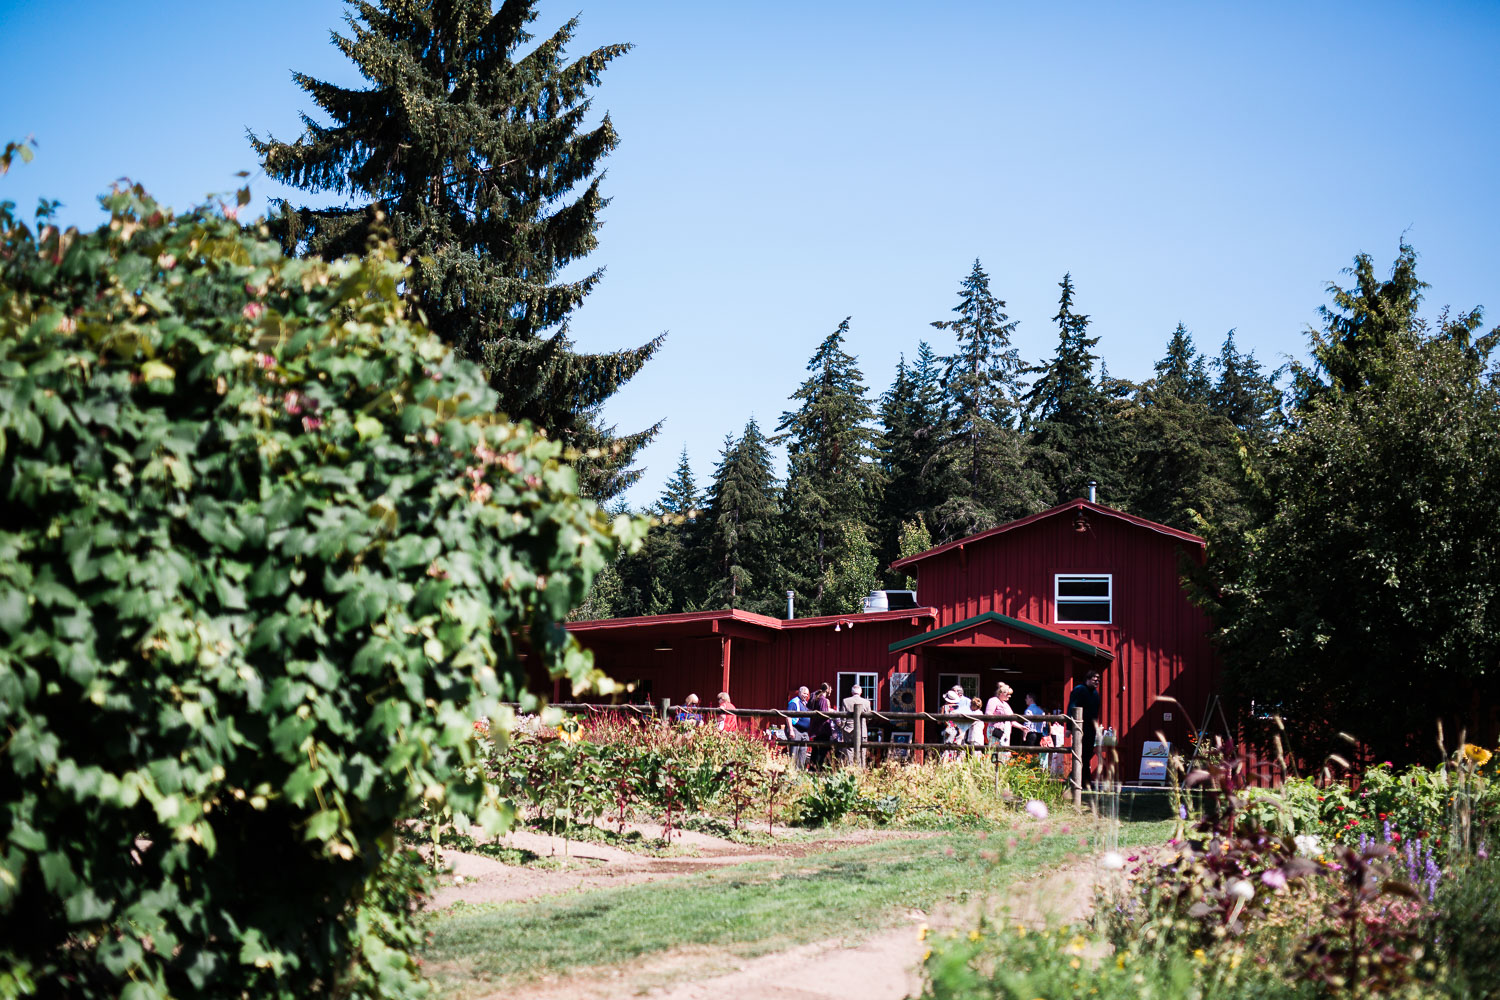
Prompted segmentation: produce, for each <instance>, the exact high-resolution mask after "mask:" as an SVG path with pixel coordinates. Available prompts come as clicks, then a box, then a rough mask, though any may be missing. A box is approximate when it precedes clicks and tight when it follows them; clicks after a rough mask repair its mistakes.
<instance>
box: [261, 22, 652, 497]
mask: <svg viewBox="0 0 1500 1000" xmlns="http://www.w3.org/2000/svg"><path fill="white" fill-rule="evenodd" d="M536 2H537V0H504V2H503V3H502V4H501V5H500V7H499V9H498V10H496V9H494V8H493V6H492V0H381V2H379V3H370V2H359V3H355V4H354V10H353V11H352V12H351V14H350V15H349V16H348V18H347V22H348V25H349V34H348V35H335V36H334V44H335V45H336V46H337V47H338V48H339V50H340V51H341V52H342V53H343V54H344V55H345V56H347V57H348V58H349V59H350V60H351V61H352V62H353V63H354V65H355V67H356V68H357V69H358V71H359V72H360V73H361V75H363V76H364V78H365V79H366V80H368V81H369V82H370V86H369V87H368V88H366V89H348V88H344V87H340V86H336V85H334V84H331V83H327V82H325V81H322V80H317V79H314V78H313V77H310V76H307V75H306V74H302V73H296V74H293V79H294V80H295V81H296V82H297V84H298V85H299V86H300V87H302V89H303V90H305V91H306V92H307V94H308V95H309V96H310V97H311V98H312V100H313V102H314V103H315V104H316V105H317V106H318V107H319V108H320V109H321V110H322V112H323V113H324V114H325V115H326V116H327V119H329V120H330V121H331V124H329V125H323V124H320V123H319V122H318V121H316V120H314V118H312V117H311V116H308V115H304V116H303V122H304V123H305V126H306V130H305V132H304V134H303V135H302V136H301V137H300V138H299V139H298V140H297V141H296V142H293V143H285V142H278V141H276V140H275V139H273V138H269V137H268V138H266V139H264V140H262V139H260V138H257V137H256V136H254V135H253V134H252V135H251V137H250V141H251V144H252V146H253V147H254V149H255V152H256V153H257V155H259V156H260V157H261V158H262V162H263V165H264V167H265V170H266V173H267V175H268V176H270V177H271V178H273V179H275V180H278V181H281V182H282V183H285V184H290V185H292V186H294V187H300V188H303V189H304V190H307V191H310V192H314V193H325V192H326V193H332V194H336V195H341V196H343V197H344V198H345V199H346V201H345V202H344V203H343V204H341V205H336V206H333V207H330V208H294V207H293V206H291V205H289V204H286V203H282V205H281V206H280V214H279V217H278V218H277V219H276V220H275V224H276V226H277V227H278V229H279V232H280V235H281V238H282V241H283V243H284V244H285V245H286V246H287V248H288V250H289V251H297V250H301V251H303V252H306V253H308V254H312V255H316V256H321V257H324V258H328V259H332V258H336V257H339V256H342V255H344V254H347V253H362V252H363V251H364V250H365V247H366V245H367V243H368V241H369V239H370V237H371V235H372V234H374V233H377V232H379V233H388V234H389V235H390V236H391V237H392V238H393V239H394V240H395V243H396V245H397V247H398V248H399V249H400V251H401V252H402V253H403V254H404V255H405V256H406V257H407V258H408V259H409V260H410V262H411V267H412V274H411V278H410V281H409V282H408V292H409V294H410V296H411V297H412V298H413V299H414V300H415V302H416V304H417V305H419V306H420V308H421V309H422V312H423V314H424V316H425V317H426V319H427V321H428V324H429V325H430V326H431V327H432V329H433V330H435V331H436V332H437V333H438V334H440V335H441V336H442V337H443V338H444V339H446V340H447V341H448V342H449V343H451V344H453V345H454V346H455V347H456V348H457V349H458V351H459V352H460V353H461V354H463V355H464V356H466V357H468V358H471V359H474V360H476V361H479V362H480V363H482V364H483V365H484V366H485V368H486V370H487V371H488V373H489V377H490V382H491V384H492V385H493V386H494V388H495V389H496V391H498V392H499V394H500V409H501V410H502V411H504V412H505V413H507V414H508V415H509V416H510V417H512V418H513V419H518V420H520V419H525V420H530V421H532V422H533V423H535V424H537V425H538V426H540V427H543V428H545V429H546V430H547V431H548V432H549V433H550V434H551V435H552V436H553V437H556V438H559V439H561V440H563V441H565V442H567V443H568V444H570V445H572V446H574V447H576V448H578V449H580V451H581V452H589V453H591V454H592V457H590V458H588V459H587V460H585V461H584V462H582V463H581V464H580V473H581V477H582V481H583V484H584V486H585V488H586V489H587V490H588V491H590V492H591V493H592V495H594V496H595V497H599V498H607V497H609V496H613V495H616V494H618V493H619V492H620V491H622V490H623V489H625V488H626V487H628V486H629V485H630V484H631V483H632V482H634V481H635V479H636V477H637V476H638V475H639V474H638V473H635V472H633V471H631V470H630V469H629V466H630V463H631V461H632V460H633V458H634V456H635V454H636V453H637V452H638V451H639V449H640V448H641V447H643V446H644V445H645V444H646V442H647V441H649V440H650V439H651V437H652V435H653V434H654V433H655V430H656V428H654V427H653V428H648V429H646V430H645V431H641V432H637V433H633V434H627V435H623V436H619V435H617V434H616V433H615V429H614V428H613V427H608V426H605V425H603V424H602V422H601V421H600V418H599V410H600V407H601V406H602V404H603V403H604V401H605V400H606V399H608V398H609V397H610V396H611V395H613V394H614V393H615V392H616V391H617V390H618V389H619V387H620V386H621V385H622V384H623V383H624V382H625V381H627V380H628V379H630V378H631V377H632V376H633V375H634V374H635V373H636V372H637V371H638V370H639V369H640V367H641V366H642V365H643V364H644V363H645V362H646V360H647V359H648V358H649V357H650V356H651V355H652V354H653V353H654V352H655V351H656V349H657V347H658V346H659V345H660V342H661V340H660V338H657V339H655V340H652V341H650V342H649V343H647V344H645V345H643V346H641V347H638V348H634V349H630V350H623V351H616V352H611V353H605V354H579V353H575V352H574V351H573V350H572V349H571V345H570V343H569V341H568V339H567V317H568V315H569V313H570V312H571V311H572V310H573V309H574V308H575V307H577V306H578V304H579V303H580V302H581V301H582V300H583V297H584V296H585V295H587V294H588V292H589V290H590V289H591V288H593V287H594V285H595V283H596V282H597V281H598V280H599V276H600V272H599V271H598V270H595V271H593V272H591V273H589V274H587V275H584V276H582V277H580V278H578V279H576V280H571V281H564V280H561V278H560V277H559V276H560V274H561V272H562V270H563V269H564V268H566V267H567V266H568V265H570V264H572V263H574V262H576V261H578V260H581V259H582V258H584V257H585V256H587V254H588V253H589V252H590V251H592V250H593V249H594V247H595V245H596V243H597V242H598V240H597V230H598V228H599V218H598V216H599V211H600V209H601V208H602V207H603V206H604V204H605V199H604V198H603V197H602V195H601V194H600V191H599V184H600V180H601V178H602V176H603V175H602V173H601V172H600V171H599V169H598V165H599V162H600V160H601V159H602V158H603V157H604V156H605V155H607V154H608V153H609V152H610V151H611V150H612V149H614V147H615V145H616V143H617V142H618V136H617V135H616V133H615V129H614V125H613V124H612V123H611V121H610V119H609V116H608V115H606V116H604V118H603V120H602V121H601V122H600V123H599V124H598V125H596V126H594V127H593V128H591V129H586V128H585V121H586V119H587V117H588V114H589V111H590V103H591V97H590V93H591V91H592V89H593V88H595V87H597V86H598V83H599V78H600V74H601V73H602V72H603V70H604V69H605V67H606V66H607V65H608V64H609V62H610V61H611V60H613V59H615V58H616V57H617V56H619V55H621V54H622V53H624V52H625V51H626V50H627V49H628V48H629V46H626V45H606V46H603V47H600V48H598V49H595V50H594V51H592V52H590V53H588V54H586V55H584V56H583V57H581V58H579V59H577V60H575V61H573V62H568V61H567V60H566V59H565V58H564V49H565V48H566V46H567V44H568V42H569V41H570V40H571V39H572V37H573V33H574V31H575V30H576V27H577V21H576V19H575V20H570V21H568V22H567V23H566V24H564V25H563V26H562V27H561V28H559V29H558V30H557V31H555V32H554V33H553V34H552V35H551V36H550V37H548V38H546V39H544V40H542V41H541V42H539V43H537V44H535V45H531V43H532V42H533V40H534V36H533V35H532V34H531V33H530V32H529V31H528V30H527V26H528V25H529V24H530V23H531V22H532V21H533V20H534V19H535V18H536V12H535V9H534V8H535V7H536ZM528 45H530V48H529V49H528V48H527V46H528ZM580 186H581V187H582V190H581V191H580V190H579V188H580Z"/></svg>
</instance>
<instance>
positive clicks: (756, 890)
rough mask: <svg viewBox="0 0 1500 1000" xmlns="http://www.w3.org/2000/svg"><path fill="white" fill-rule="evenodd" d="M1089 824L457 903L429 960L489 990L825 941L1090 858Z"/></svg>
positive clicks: (1145, 832)
mask: <svg viewBox="0 0 1500 1000" xmlns="http://www.w3.org/2000/svg"><path fill="white" fill-rule="evenodd" d="M1064 827H1066V828H1067V829H1068V832H1067V833H1063V832H1062V830H1063V828H1064ZM1022 829H1023V830H1026V829H1027V828H1022ZM1043 829H1045V830H1047V831H1048V832H1047V833H1045V834H1043V833H1041V832H1040V831H1041V830H1043ZM1170 831H1171V824H1169V823H1142V824H1127V825H1126V827H1125V828H1124V832H1123V838H1124V839H1126V840H1127V842H1131V843H1144V842H1156V841H1161V840H1164V839H1165V838H1166V837H1168V836H1169V835H1170ZM1093 832H1094V831H1093V828H1092V826H1091V825H1090V824H1089V823H1088V822H1087V821H1077V820H1075V821H1073V822H1071V823H1069V822H1068V821H1067V820H1061V819H1060V820H1057V821H1055V822H1050V823H1044V824H1034V825H1033V826H1032V827H1031V828H1029V832H1026V833H1024V834H1021V835H1015V834H1012V833H1010V832H1009V831H1006V830H1000V831H996V832H992V833H990V834H989V835H988V836H986V837H983V838H981V837H980V836H979V835H978V834H977V833H972V832H964V833H948V834H942V835H938V836H931V837H923V838H918V839H896V840H885V841H882V842H879V843H875V844H866V845H861V846H857V847H846V848H840V849H837V850H830V851H827V852H823V853H819V854H814V855H809V856H805V857H801V858H785V859H776V860H769V861H760V862H753V863H750V864H744V865H738V866H735V867H732V868H725V869H719V870H717V871H714V872H710V873H705V874H703V875H691V876H682V877H679V878H676V879H673V880H671V881H669V882H666V883H657V884H643V885H634V886H628V887H623V888H618V889H606V890H599V891H595V892H588V893H581V894H578V895H573V896H567V897H562V898H558V899H553V900H542V901H533V902H527V903H504V904H496V905H490V906H483V907H477V906H475V907H467V906H466V907H459V908H457V909H456V910H449V911H444V912H442V913H438V914H434V915H433V916H431V917H430V918H428V920H429V923H428V930H430V931H431V932H432V934H433V939H432V942H431V944H430V945H429V947H428V948H427V951H426V953H425V955H424V958H425V960H426V961H427V962H428V963H429V967H430V968H434V969H435V970H436V972H435V978H436V979H437V980H438V982H439V985H440V986H442V987H444V988H446V989H448V990H451V991H453V992H455V993H458V992H464V987H465V986H466V985H467V986H469V987H472V986H474V985H476V981H478V982H479V983H484V984H488V985H490V986H494V985H497V984H500V983H504V982H510V981H516V980H521V979H527V978H532V977H537V976H544V975H556V974H559V973H562V972H576V971H579V970H585V969H589V968H595V967H600V966H609V965H616V964H619V963H624V962H629V961H631V960H634V959H639V958H642V957H644V956H649V955H652V954H655V953H660V952H665V951H668V950H671V949H674V948H682V947H694V946H697V947H712V948H720V949H724V950H727V951H729V952H731V953H733V954H736V955H740V956H745V957H749V956H754V955H760V954H766V953H768V952H772V951H777V950H780V949H784V948H790V947H794V946H796V945H800V944H806V943H807V942H809V941H814V940H819V939H824V938H836V937H841V936H846V937H851V938H852V937H863V936H865V935H867V934H869V933H871V932H874V931H877V930H881V929H883V928H885V927H889V926H892V925H895V924H899V923H901V922H902V921H903V920H904V919H906V914H907V913H908V912H909V911H910V910H913V909H921V910H924V911H931V910H932V909H934V908H935V907H940V906H943V905H946V904H953V903H957V902H962V901H964V900H967V899H968V898H969V897H971V896H972V895H974V894H976V893H982V892H987V891H991V890H995V889H999V888H1003V887H1007V886H1010V885H1012V884H1014V883H1015V882H1017V881H1018V880H1023V879H1027V878H1030V877H1033V876H1039V875H1041V874H1043V873H1044V872H1045V871H1046V870H1047V869H1050V868H1053V867H1056V866H1057V865H1059V864H1061V863H1063V862H1064V861H1066V860H1067V859H1068V858H1069V857H1070V856H1073V855H1088V854H1090V853H1091V852H1092V850H1093V844H1094V840H1093V837H1092V834H1093ZM1013 836H1014V837H1015V843H1014V845H1011V844H1010V840H1011V838H1012V837H1013Z"/></svg>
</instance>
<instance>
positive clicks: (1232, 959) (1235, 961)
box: [1229, 952, 1241, 971]
mask: <svg viewBox="0 0 1500 1000" xmlns="http://www.w3.org/2000/svg"><path fill="white" fill-rule="evenodd" d="M1240 961H1241V956H1240V953H1239V952H1235V953H1234V954H1233V955H1230V956H1229V968H1230V971H1233V970H1235V969H1238V968H1239V967H1240Z"/></svg>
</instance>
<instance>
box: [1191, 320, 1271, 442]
mask: <svg viewBox="0 0 1500 1000" xmlns="http://www.w3.org/2000/svg"><path fill="white" fill-rule="evenodd" d="M1214 368H1215V370H1217V371H1218V373H1219V378H1218V380H1217V381H1216V382H1215V383H1214V387H1213V391H1212V393H1211V394H1210V396H1209V406H1210V407H1211V408H1212V409H1213V411H1214V412H1215V413H1217V414H1218V415H1219V416H1222V417H1224V418H1225V419H1227V420H1228V421H1229V422H1230V423H1231V424H1233V425H1234V426H1235V427H1236V428H1237V429H1238V430H1239V431H1240V433H1242V434H1244V435H1246V436H1247V437H1249V438H1250V439H1251V440H1263V439H1264V438H1266V437H1267V436H1268V435H1269V434H1270V433H1271V430H1272V428H1273V427H1274V426H1275V425H1276V422H1277V418H1278V415H1279V409H1280V405H1281V392H1280V390H1278V389H1277V388H1276V377H1277V375H1278V374H1279V371H1278V372H1272V373H1271V374H1270V375H1266V374H1265V372H1264V371H1263V369H1262V368H1261V364H1260V362H1259V361H1257V360H1255V352H1254V351H1251V352H1250V353H1248V354H1241V353H1240V352H1239V350H1238V349H1237V348H1236V347H1235V343H1234V331H1233V330H1230V331H1229V333H1228V334H1226V335H1225V337H1224V346H1223V347H1222V348H1220V350H1219V357H1218V358H1217V359H1216V360H1215V361H1214Z"/></svg>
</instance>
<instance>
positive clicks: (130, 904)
mask: <svg viewBox="0 0 1500 1000" xmlns="http://www.w3.org/2000/svg"><path fill="white" fill-rule="evenodd" d="M246 200H248V194H247V193H242V198H241V202H242V203H243V202H244V201H246ZM104 201H105V207H106V208H107V209H108V210H109V212H110V213H111V219H110V222H109V223H108V225H107V226H105V227H102V228H101V229H99V230H98V231H96V232H92V233H78V232H75V231H72V230H69V231H59V230H58V229H56V228H54V227H52V226H46V227H45V228H42V229H41V230H40V231H38V232H33V231H32V230H31V229H30V228H28V227H27V226H26V225H24V224H22V223H20V222H18V221H17V220H16V218H15V217H14V215H13V210H12V207H11V206H10V205H8V204H6V205H4V206H0V730H3V731H4V733H5V739H4V743H3V746H0V754H3V759H4V764H3V766H0V969H3V970H4V971H3V972H0V995H14V994H18V993H22V994H24V993H27V992H31V991H34V992H36V993H38V994H39V995H42V996H67V997H70V998H89V997H106V996H108V997H117V996H118V997H127V998H130V1000H144V998H148V997H158V996H168V995H171V996H194V997H237V998H238V997H246V996H253V997H258V998H263V997H285V998H293V997H307V996H314V995H320V996H321V995H338V996H351V997H352V996H375V995H384V996H392V995H398V994H403V993H405V992H407V991H409V990H411V989H413V988H414V987H415V986H416V983H417V974H416V970H415V966H414V963H413V961H412V959H411V957H410V955H409V953H408V949H409V948H410V947H411V945H412V944H413V940H414V932H413V930H412V928H411V925H410V923H409V920H408V912H409V909H410V905H411V891H412V890H413V889H414V888H416V886H417V883H416V881H415V878H416V876H415V874H414V872H415V868H414V867H413V865H412V863H411V859H410V857H409V856H408V855H407V854H405V853H402V852H400V851H398V849H397V847H396V841H395V833H396V830H397V824H398V823H400V822H401V821H402V820H404V819H406V818H408V817H411V816H413V815H415V814H416V813H417V811H418V809H419V806H420V804H421V803H422V802H423V801H424V800H426V801H428V802H438V803H445V804H446V805H447V806H448V807H449V808H452V809H454V810H457V811H460V812H462V813H465V814H467V815H470V816H474V817H476V818H478V819H482V820H485V821H490V822H493V821H495V820H497V819H498V818H499V812H498V811H497V806H498V804H499V803H498V800H497V798H496V795H495V792H494V789H493V787H491V786H487V785H486V784H485V783H484V782H482V781H477V780H472V776H471V777H469V778H465V777H464V774H463V771H462V768H463V766H464V765H465V763H466V762H467V761H468V760H469V759H470V754H471V752H472V742H471V741H470V739H469V733H470V726H471V720H472V719H473V718H476V717H478V714H479V713H482V712H484V711H485V710H486V708H487V706H488V704H489V703H490V702H491V701H492V700H494V699H496V698H500V697H503V698H507V699H516V698H522V697H524V693H523V685H524V680H525V670H524V669H523V664H522V662H521V659H520V656H521V654H522V651H523V649H524V650H527V651H529V655H530V656H531V658H532V659H531V660H530V663H531V664H532V665H533V669H536V670H539V671H542V672H545V671H547V670H548V669H551V670H553V671H562V672H565V673H566V674H567V675H568V676H569V677H570V678H571V679H572V680H573V681H574V682H575V683H582V682H584V681H585V680H587V679H588V678H589V677H590V676H591V661H590V660H589V658H588V657H587V656H586V655H585V654H584V653H582V651H580V650H578V649H577V648H576V646H574V645H572V644H571V643H570V642H569V640H568V639H567V638H566V635H565V634H564V633H563V632H562V631H561V630H560V629H559V628H558V627H557V626H556V624H555V623H556V622H559V621H561V620H562V619H563V618H564V617H565V615H566V614H567V611H568V609H569V608H570V607H571V606H572V605H573V604H575V603H576V602H578V601H579V600H581V598H582V597H583V595H584V593H585V590H586V586H587V584H588V582H589V579H590V578H591V576H592V574H593V573H594V572H595V571H596V570H597V569H598V568H599V567H601V566H603V565H604V564H605V563H606V562H607V561H608V560H609V559H610V558H611V557H612V555H613V552H614V550H615V548H616V543H617V541H618V540H621V539H625V538H628V537H630V536H632V535H633V533H634V532H635V531H636V528H635V526H634V525H633V524H632V523H631V522H628V521H624V520H622V521H619V522H617V524H616V525H615V526H614V527H611V526H610V525H609V524H608V523H606V522H605V521H604V520H603V519H602V518H601V517H600V515H599V513H598V511H597V509H596V508H595V507H594V505H592V504H590V503H586V502H583V501H580V500H579V499H578V497H577V495H576V491H575V478H574V473H573V472H572V470H571V469H569V468H568V467H567V466H565V465H563V464H561V463H560V462H559V461H558V459H559V449H558V446H556V445H555V444H551V443H548V442H547V441H545V440H543V439H541V438H539V437H536V436H533V435H532V434H531V433H530V432H528V431H525V430H520V429H517V428H514V427H512V426H510V425H508V424H506V423H505V422H504V421H503V420H502V419H500V418H497V417H496V416H494V415H493V408H494V398H495V397H494V396H493V394H492V393H491V392H490V391H489V389H488V388H487V387H486V385H485V381H484V378H483V376H482V374H481V373H480V372H479V370H478V369H477V368H475V367H474V366H472V365H470V364H468V363H466V362H462V361H460V360H458V359H456V358H455V357H454V356H453V355H452V354H451V353H450V352H449V351H448V350H447V349H446V348H445V347H444V346H443V345H442V344H441V343H440V342H439V341H438V340H437V339H436V338H435V337H434V336H432V335H431V334H429V333H428V332H427V331H426V330H424V329H423V328H422V327H421V326H420V325H418V324H417V323H416V322H414V321H413V320H412V319H411V317H409V316H408V315H407V313H406V312H405V310H404V308H403V305H402V301H401V298H400V296H399V294H398V287H399V285H400V283H401V282H402V281H403V280H404V275H405V272H404V270H403V269H402V268H401V267H400V266H398V265H397V264H396V263H394V262H393V261H391V260H389V259H388V255H387V254H385V253H375V252H372V254H371V255H370V256H369V257H367V258H365V259H360V260H355V259H349V260H343V261H340V262H337V263H332V264H326V263H322V262H319V261H312V260H306V261H304V260H290V259H287V258H285V257H283V256H282V254H281V253H280V251H279V250H278V248H277V247H276V246H275V245H274V244H272V243H271V242H269V241H268V240H267V239H266V238H265V234H264V231H261V232H260V233H259V234H257V233H255V232H246V231H245V230H243V229H242V228H241V226H240V225H239V224H238V223H237V222H235V221H233V220H232V219H230V218H226V217H224V216H221V215H219V214H217V213H210V212H207V211H199V212H195V213H192V214H189V215H184V216H179V217H173V216H171V215H170V214H169V213H167V212H165V211H164V210H162V209H161V208H159V207H158V206H157V205H155V204H154V203H153V202H152V201H151V200H150V199H149V198H148V197H147V196H146V195H145V194H144V192H143V191H141V190H140V189H139V188H132V189H128V190H117V191H116V192H115V193H113V194H112V195H110V196H108V197H107V198H106V199H105V200H104ZM231 214H232V213H231ZM39 224H40V223H39Z"/></svg>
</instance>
